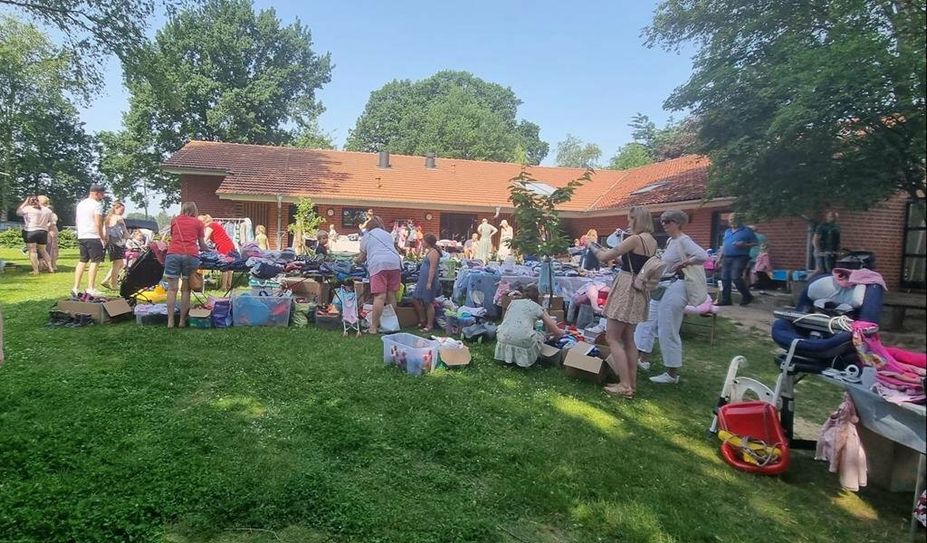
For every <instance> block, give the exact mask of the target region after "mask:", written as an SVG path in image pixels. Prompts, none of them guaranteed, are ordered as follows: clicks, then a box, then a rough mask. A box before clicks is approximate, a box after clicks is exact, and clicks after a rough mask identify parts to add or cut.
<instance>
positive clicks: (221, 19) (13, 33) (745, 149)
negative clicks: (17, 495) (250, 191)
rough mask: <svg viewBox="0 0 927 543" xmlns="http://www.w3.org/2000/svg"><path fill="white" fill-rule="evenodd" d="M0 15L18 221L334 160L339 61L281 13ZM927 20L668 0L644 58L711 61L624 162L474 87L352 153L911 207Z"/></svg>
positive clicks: (503, 95) (638, 126)
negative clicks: (29, 203)
mask: <svg viewBox="0 0 927 543" xmlns="http://www.w3.org/2000/svg"><path fill="white" fill-rule="evenodd" d="M0 8H4V9H3V11H2V15H0V215H2V217H0V218H2V219H5V218H6V217H7V216H9V215H10V214H11V212H12V210H13V209H15V207H16V205H17V204H18V203H19V202H20V201H21V199H22V198H23V197H24V196H25V195H27V194H31V193H45V194H49V195H50V196H51V197H52V199H53V200H54V202H55V204H56V207H57V208H58V211H59V215H60V216H61V217H62V220H63V222H64V223H65V224H69V223H70V222H71V221H72V218H71V207H72V206H73V203H74V202H75V201H76V200H77V199H78V198H79V197H80V196H81V195H82V193H83V192H85V191H86V188H87V186H88V185H89V184H90V183H91V182H93V181H103V182H105V183H106V184H107V185H109V186H110V187H111V189H112V193H113V195H114V196H115V197H116V198H120V199H125V200H129V201H131V202H133V203H134V204H135V206H136V207H137V208H140V209H148V210H149V211H150V212H151V214H152V215H154V214H156V213H157V210H156V209H152V205H153V203H154V202H156V201H164V202H166V203H173V202H176V201H177V199H178V197H179V187H178V184H177V179H176V177H174V176H171V175H166V174H163V173H162V172H161V171H160V170H159V167H158V164H159V163H160V162H161V161H162V160H164V159H165V158H166V157H167V156H169V155H170V154H171V153H173V152H174V151H176V150H177V149H179V148H180V147H181V146H182V145H183V144H184V143H185V142H186V141H187V140H189V139H192V138H197V139H205V140H221V141H231V142H241V143H257V144H267V145H292V146H300V147H308V148H333V147H334V145H333V142H332V137H331V135H330V134H327V133H325V132H324V131H323V130H321V129H320V128H319V123H318V116H319V114H320V113H321V112H322V111H324V106H323V104H321V102H320V101H319V99H318V98H317V94H318V91H319V90H320V89H322V88H323V87H324V85H326V83H328V82H329V81H331V78H332V77H333V75H332V69H333V66H334V62H333V55H332V54H331V53H329V52H321V51H317V50H316V48H315V47H314V44H313V41H312V33H311V31H310V28H309V26H308V25H307V24H306V23H304V22H301V21H299V20H292V21H284V20H281V18H280V17H279V16H278V15H277V13H276V12H275V11H274V10H273V9H264V10H256V9H255V8H254V6H253V4H252V2H251V0H45V1H43V2H22V1H19V0H0ZM925 12H927V9H925V2H923V1H921V2H917V1H915V2H894V1H891V2H890V1H878V0H853V1H846V2H832V1H824V0H811V1H809V2H804V3H802V4H801V5H800V6H798V5H794V4H784V3H781V2H775V1H771V0H769V1H760V2H756V1H747V0H721V1H718V2H710V3H705V2H699V1H697V0H674V1H666V2H663V3H661V4H660V5H659V6H658V7H657V10H656V12H655V14H654V17H653V21H652V23H651V25H650V26H649V27H647V28H646V29H644V40H645V43H646V44H647V45H649V46H659V47H665V48H667V49H669V50H675V49H678V48H679V47H681V46H683V45H686V46H692V47H694V50H695V57H694V61H695V64H694V69H693V72H692V75H691V78H690V79H689V81H687V82H684V83H682V84H681V85H680V87H678V88H677V89H676V91H675V92H674V93H673V94H672V95H671V96H669V97H668V98H667V100H666V102H665V104H664V107H665V108H666V109H668V110H672V111H675V112H676V114H677V118H678V119H679V120H676V121H673V120H671V121H669V122H668V123H666V124H665V125H663V126H657V125H656V124H655V123H654V122H653V121H651V120H650V118H649V116H648V115H647V114H646V113H640V114H637V115H635V116H634V117H633V118H631V119H628V122H629V125H630V126H631V128H632V141H629V142H627V143H626V144H625V145H623V146H621V147H620V148H618V149H616V150H614V152H613V154H612V156H611V157H610V158H608V159H607V160H603V156H608V155H603V150H602V149H600V148H599V147H598V146H597V145H596V144H594V143H588V142H585V141H583V140H582V139H581V134H582V130H583V122H584V120H583V119H576V120H575V125H576V126H575V133H576V134H578V135H577V136H574V135H568V137H567V138H565V139H564V140H563V141H560V142H557V143H556V144H555V145H553V149H554V153H553V156H550V157H549V155H550V150H551V147H552V146H551V145H550V144H549V143H548V142H545V141H543V140H542V139H541V137H540V133H541V127H540V126H539V125H538V123H536V122H534V121H532V120H530V119H524V118H522V117H521V116H520V115H519V107H520V106H521V104H522V102H521V100H520V98H519V97H518V96H516V94H515V93H514V91H512V89H511V88H508V87H505V86H503V85H500V84H497V83H494V82H491V81H486V80H483V79H481V78H479V77H477V76H476V75H474V74H472V73H470V72H466V71H459V70H458V71H452V70H446V71H439V72H438V73H435V74H434V75H432V76H430V77H427V78H424V79H421V80H418V81H411V80H407V79H402V80H399V79H397V80H393V81H389V82H386V83H385V84H384V85H383V86H382V87H381V88H379V89H375V90H373V91H372V92H371V94H370V97H369V100H368V102H367V104H366V107H365V108H364V110H363V112H362V113H361V115H360V116H359V118H358V119H357V121H356V123H355V125H354V127H353V128H352V129H351V130H350V131H349V132H348V137H347V141H346V144H345V148H346V149H348V150H359V151H379V150H389V151H392V152H395V153H404V154H417V155H423V154H426V153H432V152H433V153H435V154H437V156H439V157H453V158H467V159H475V160H493V161H511V162H519V163H522V164H539V163H541V162H542V161H544V160H545V159H549V160H550V161H551V162H553V163H555V164H557V165H561V166H571V167H580V168H586V167H594V168H614V169H627V168H633V167H637V166H641V165H645V164H649V163H651V162H657V161H661V160H667V159H672V158H675V157H678V156H681V155H683V154H687V153H701V154H705V155H708V156H709V157H710V158H711V160H712V165H713V166H712V175H711V189H712V194H716V195H727V196H734V197H736V198H737V202H736V207H737V208H739V209H741V210H744V211H747V212H749V213H751V214H752V215H754V216H755V217H757V218H761V217H770V216H775V215H782V214H795V213H803V212H806V211H808V210H818V209H821V208H823V207H827V206H833V205H845V206H849V207H853V208H862V207H867V206H871V205H873V204H875V203H877V202H878V201H880V200H882V199H884V198H886V197H887V196H889V195H891V194H893V193H895V192H897V191H904V192H907V193H908V194H909V195H911V196H914V197H917V196H918V195H919V194H921V195H922V192H919V191H923V190H924V178H925V172H924V160H925V136H924V134H925V132H927V126H925V120H924V119H925V114H924V107H925V106H924V104H925V60H924V59H925V54H927V48H925V33H924V27H925ZM732 14H736V16H732ZM155 15H163V16H166V23H165V24H164V25H163V27H161V28H159V29H152V28H149V27H148V26H147V21H151V20H156V19H158V18H157V17H154V16H155ZM110 57H115V58H117V59H118V60H119V61H120V63H121V65H122V69H123V81H124V85H125V87H126V89H127V90H128V94H129V108H128V111H127V112H126V114H125V115H124V118H123V119H122V126H121V128H120V129H119V130H116V131H107V132H100V133H95V134H90V133H87V132H86V130H85V128H84V127H83V125H82V123H81V122H80V119H79V117H78V114H77V112H78V109H79V108H80V107H82V106H86V105H87V104H89V103H92V102H93V100H94V99H95V96H96V94H97V93H98V91H99V90H100V88H101V86H102V81H103V78H102V69H103V68H102V67H103V63H104V61H105V60H106V59H107V58H110ZM336 57H337V52H335V58H336ZM641 84H645V83H643V82H642V83H641ZM603 107H608V106H607V105H603ZM607 151H610V150H607ZM770 187H774V189H773V190H770Z"/></svg>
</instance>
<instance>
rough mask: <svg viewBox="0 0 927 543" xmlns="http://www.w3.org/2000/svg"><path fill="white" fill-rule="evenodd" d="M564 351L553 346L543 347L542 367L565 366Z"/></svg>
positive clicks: (545, 345)
mask: <svg viewBox="0 0 927 543" xmlns="http://www.w3.org/2000/svg"><path fill="white" fill-rule="evenodd" d="M563 353H564V350H563V349H558V348H556V347H553V346H551V345H547V344H546V343H545V344H544V345H541V356H540V357H539V358H540V362H541V365H542V366H560V365H561V364H563Z"/></svg>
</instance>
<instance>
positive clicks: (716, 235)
mask: <svg viewBox="0 0 927 543" xmlns="http://www.w3.org/2000/svg"><path fill="white" fill-rule="evenodd" d="M730 226H731V212H730V211H724V212H721V211H715V212H714V213H712V214H711V248H712V249H714V250H716V251H717V250H719V249H721V246H722V245H723V244H724V231H725V230H727V229H728V228H729V227H730Z"/></svg>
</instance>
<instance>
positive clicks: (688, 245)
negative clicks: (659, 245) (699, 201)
mask: <svg viewBox="0 0 927 543" xmlns="http://www.w3.org/2000/svg"><path fill="white" fill-rule="evenodd" d="M688 222H689V216H688V215H686V214H685V213H684V212H682V211H678V210H669V211H665V212H664V213H663V214H662V215H661V216H660V223H661V224H662V225H663V229H664V230H665V231H666V233H667V234H668V235H669V237H670V239H669V240H668V241H667V242H666V249H665V250H664V251H663V263H664V264H665V266H666V267H665V268H664V271H663V273H664V277H665V278H666V279H665V280H664V281H661V282H660V285H661V286H662V287H665V288H666V290H665V291H664V293H663V297H662V298H661V299H660V300H659V301H658V300H651V301H650V310H649V314H648V316H647V320H646V321H645V322H642V323H640V324H638V325H637V328H636V329H635V330H634V343H635V344H636V345H637V349H638V354H639V357H640V360H639V362H638V365H639V366H640V368H641V369H642V370H649V369H650V353H651V352H652V351H653V342H654V340H655V339H658V340H659V341H660V353H661V354H662V355H663V367H664V368H666V371H665V372H664V373H662V374H660V375H657V376H656V377H651V378H650V380H651V381H652V382H654V383H661V384H673V383H678V382H679V368H681V367H682V338H681V337H679V330H680V328H681V327H682V319H683V317H684V316H685V313H684V310H685V308H686V304H688V296H687V295H686V282H685V281H683V280H682V279H681V276H682V269H683V268H685V267H686V266H689V265H693V264H702V263H704V262H705V261H706V260H708V253H707V252H705V249H702V248H701V247H699V246H698V244H697V243H695V242H694V241H692V238H690V237H689V236H687V235H686V234H684V233H683V232H682V229H683V227H684V226H685V225H686V223H688Z"/></svg>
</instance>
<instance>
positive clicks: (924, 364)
mask: <svg viewBox="0 0 927 543" xmlns="http://www.w3.org/2000/svg"><path fill="white" fill-rule="evenodd" d="M885 350H886V351H888V354H890V355H892V358H894V359H895V360H897V361H898V362H901V363H902V364H907V365H909V366H914V367H915V368H927V353H915V352H913V351H906V350H904V349H899V348H898V347H886V348H885Z"/></svg>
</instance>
